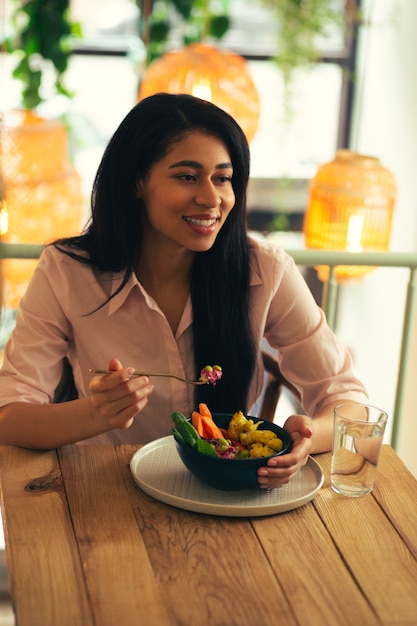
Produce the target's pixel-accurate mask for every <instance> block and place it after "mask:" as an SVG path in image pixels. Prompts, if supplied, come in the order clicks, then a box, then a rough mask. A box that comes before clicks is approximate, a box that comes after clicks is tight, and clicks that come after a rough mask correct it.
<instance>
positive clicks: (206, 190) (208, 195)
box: [195, 182, 220, 208]
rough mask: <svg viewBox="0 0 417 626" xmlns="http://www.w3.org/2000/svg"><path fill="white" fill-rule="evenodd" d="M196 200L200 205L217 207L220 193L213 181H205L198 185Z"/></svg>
mask: <svg viewBox="0 0 417 626" xmlns="http://www.w3.org/2000/svg"><path fill="white" fill-rule="evenodd" d="M195 202H196V204H198V205H200V206H207V207H210V208H213V207H217V206H218V205H219V203H220V194H219V192H218V190H217V189H216V187H215V185H213V183H212V182H205V183H202V184H201V185H199V186H198V189H197V190H196V194H195Z"/></svg>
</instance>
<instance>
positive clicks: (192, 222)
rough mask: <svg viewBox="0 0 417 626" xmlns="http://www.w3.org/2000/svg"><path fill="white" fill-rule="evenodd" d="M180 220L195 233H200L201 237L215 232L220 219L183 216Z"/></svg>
mask: <svg viewBox="0 0 417 626" xmlns="http://www.w3.org/2000/svg"><path fill="white" fill-rule="evenodd" d="M182 219H183V220H184V221H185V222H187V224H188V225H189V226H190V228H192V229H193V230H194V231H195V232H198V233H201V234H202V235H211V234H212V233H213V232H214V231H215V230H216V228H217V223H218V222H219V219H220V218H218V217H207V216H187V215H184V217H183V218H182Z"/></svg>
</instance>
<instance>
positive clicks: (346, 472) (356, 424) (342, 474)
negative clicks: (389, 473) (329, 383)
mask: <svg viewBox="0 0 417 626" xmlns="http://www.w3.org/2000/svg"><path fill="white" fill-rule="evenodd" d="M387 419H388V415H387V413H386V412H385V411H383V410H382V409H378V407H376V406H371V405H369V404H339V405H338V406H336V407H335V409H334V427H333V451H332V465H331V473H330V483H331V487H332V489H333V491H335V492H336V493H340V494H342V495H344V496H354V497H355V496H356V497H357V496H364V495H365V494H367V493H369V492H370V491H372V488H373V486H374V481H375V474H376V469H377V465H378V459H379V453H380V451H381V445H382V440H383V438H384V432H385V426H386V423H387Z"/></svg>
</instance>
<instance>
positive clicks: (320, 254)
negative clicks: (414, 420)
mask: <svg viewBox="0 0 417 626" xmlns="http://www.w3.org/2000/svg"><path fill="white" fill-rule="evenodd" d="M42 249H43V246H42V245H38V244H13V243H6V242H0V259H36V258H38V257H39V255H40V253H41V251H42ZM286 252H287V253H288V254H289V255H290V256H292V257H293V259H294V261H295V262H296V264H297V265H299V266H302V267H316V266H318V265H324V266H327V267H329V278H328V280H327V282H326V283H325V284H324V289H323V296H322V301H321V306H322V308H323V310H324V311H325V313H326V317H327V321H328V323H329V326H330V327H331V328H332V329H334V327H335V320H336V309H337V294H338V289H339V284H338V283H337V281H336V268H337V267H338V266H343V265H345V266H346V265H359V266H361V265H362V266H369V267H402V268H408V269H409V279H408V284H407V293H406V298H405V305H404V319H403V328H402V336H401V347H400V355H399V366H398V379H397V385H396V392H395V401H394V409H393V416H392V432H391V445H392V447H393V448H394V449H396V448H397V444H398V438H399V433H400V425H401V414H402V409H403V403H404V392H405V377H406V371H407V366H408V362H409V357H410V345H411V333H412V325H411V322H412V320H413V316H414V313H415V307H416V281H417V252H355V253H352V252H333V251H328V250H286Z"/></svg>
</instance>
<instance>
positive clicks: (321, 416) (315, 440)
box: [311, 400, 355, 454]
mask: <svg viewBox="0 0 417 626" xmlns="http://www.w3.org/2000/svg"><path fill="white" fill-rule="evenodd" d="M338 404H355V403H354V402H353V400H336V401H335V402H332V403H330V404H326V406H325V407H324V408H323V409H322V411H320V413H318V414H317V415H316V416H315V417H314V418H313V428H314V434H313V437H312V450H311V454H318V453H320V452H329V451H330V450H331V449H332V446H333V412H334V408H335V407H336V406H337V405H338Z"/></svg>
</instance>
